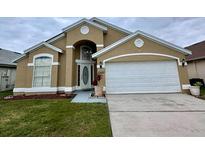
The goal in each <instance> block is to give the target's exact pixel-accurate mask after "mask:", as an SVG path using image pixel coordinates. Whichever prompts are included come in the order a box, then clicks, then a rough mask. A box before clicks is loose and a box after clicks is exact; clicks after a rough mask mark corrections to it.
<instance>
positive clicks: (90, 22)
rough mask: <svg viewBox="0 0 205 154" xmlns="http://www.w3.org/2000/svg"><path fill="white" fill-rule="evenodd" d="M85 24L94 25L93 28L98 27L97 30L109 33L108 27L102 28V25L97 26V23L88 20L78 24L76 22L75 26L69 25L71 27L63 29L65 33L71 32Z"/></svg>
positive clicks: (80, 21)
mask: <svg viewBox="0 0 205 154" xmlns="http://www.w3.org/2000/svg"><path fill="white" fill-rule="evenodd" d="M84 23H86V24H89V25H92V26H94V27H96V28H98V29H100V30H102V31H103V32H106V31H107V27H105V26H102V25H100V24H97V23H95V22H92V21H90V20H87V19H82V20H79V21H78V22H75V23H74V24H72V25H69V26H67V27H65V28H63V31H64V32H67V31H70V30H72V29H74V28H76V27H77V26H79V25H82V24H84Z"/></svg>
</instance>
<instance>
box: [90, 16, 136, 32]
mask: <svg viewBox="0 0 205 154" xmlns="http://www.w3.org/2000/svg"><path fill="white" fill-rule="evenodd" d="M90 21H93V22H95V21H97V22H98V23H101V24H104V25H106V26H109V27H112V28H113V29H116V30H118V31H121V32H123V33H125V34H131V33H132V32H130V31H128V30H126V29H123V28H121V27H118V26H116V25H113V24H111V23H108V22H106V21H104V20H101V19H99V18H96V17H94V18H91V19H90Z"/></svg>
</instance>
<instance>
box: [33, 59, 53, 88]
mask: <svg viewBox="0 0 205 154" xmlns="http://www.w3.org/2000/svg"><path fill="white" fill-rule="evenodd" d="M51 68H52V58H51V57H49V56H41V57H37V58H35V59H34V71H33V87H50V86H51Z"/></svg>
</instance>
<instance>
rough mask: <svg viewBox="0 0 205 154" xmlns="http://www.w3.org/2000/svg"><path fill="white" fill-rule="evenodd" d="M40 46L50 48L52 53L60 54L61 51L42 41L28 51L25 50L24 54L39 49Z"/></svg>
mask: <svg viewBox="0 0 205 154" xmlns="http://www.w3.org/2000/svg"><path fill="white" fill-rule="evenodd" d="M42 45H44V46H46V47H48V48H50V49H53V50H54V51H57V52H60V53H62V50H61V49H59V48H57V47H55V46H53V45H51V44H49V43H47V42H44V41H43V42H41V43H39V44H37V45H34V46H32V47H31V48H29V49H27V50H25V51H24V53H25V54H26V53H28V52H30V51H32V50H34V49H36V48H39V47H41V46H42Z"/></svg>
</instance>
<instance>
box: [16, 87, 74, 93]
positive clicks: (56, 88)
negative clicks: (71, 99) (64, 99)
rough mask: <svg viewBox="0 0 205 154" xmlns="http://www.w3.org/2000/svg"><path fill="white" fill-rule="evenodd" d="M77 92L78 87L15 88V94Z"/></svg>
mask: <svg viewBox="0 0 205 154" xmlns="http://www.w3.org/2000/svg"><path fill="white" fill-rule="evenodd" d="M74 90H76V86H74V87H32V88H14V89H13V92H57V91H64V92H72V91H74Z"/></svg>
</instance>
